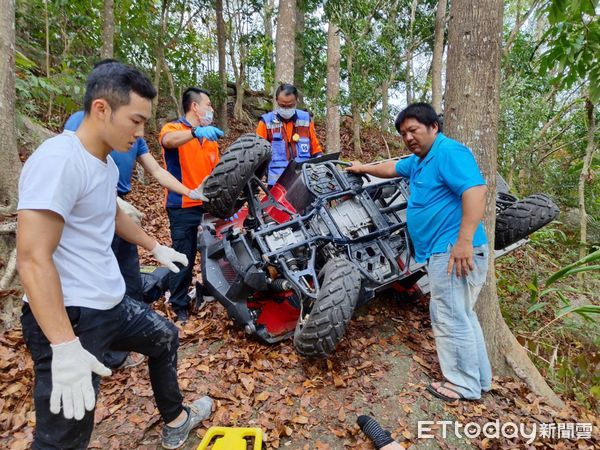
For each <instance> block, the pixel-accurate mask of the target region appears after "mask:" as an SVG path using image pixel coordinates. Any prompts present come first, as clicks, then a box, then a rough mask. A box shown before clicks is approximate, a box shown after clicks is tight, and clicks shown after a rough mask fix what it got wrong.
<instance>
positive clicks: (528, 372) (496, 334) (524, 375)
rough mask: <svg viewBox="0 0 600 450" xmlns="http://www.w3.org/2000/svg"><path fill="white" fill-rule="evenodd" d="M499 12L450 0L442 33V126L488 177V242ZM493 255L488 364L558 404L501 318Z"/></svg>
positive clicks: (486, 305)
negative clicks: (445, 53)
mask: <svg viewBox="0 0 600 450" xmlns="http://www.w3.org/2000/svg"><path fill="white" fill-rule="evenodd" d="M502 12H503V4H502V1H501V0H487V1H485V2H472V1H470V0H453V2H452V6H451V17H450V25H449V34H448V64H447V70H446V73H447V75H446V108H445V131H446V133H447V134H448V135H449V136H451V137H453V138H455V139H457V140H459V141H461V142H463V143H464V144H465V145H467V146H468V147H469V148H471V149H472V150H473V152H474V154H475V156H476V157H477V160H478V162H479V167H480V168H481V170H482V172H483V174H484V176H485V178H486V179H487V181H488V187H489V189H488V198H487V200H488V201H487V206H486V211H485V220H484V225H485V229H486V231H487V235H488V240H489V242H494V227H495V222H496V213H495V204H496V197H495V187H496V165H497V145H498V121H499V102H500V100H499V94H500V90H499V85H500V54H501V43H502ZM493 254H494V253H493V252H490V268H491V270H490V271H489V272H488V279H487V282H486V284H485V286H484V289H483V290H482V292H481V294H480V296H479V301H478V303H477V305H476V310H477V315H478V316H479V321H480V323H481V325H482V328H483V333H484V336H485V340H486V344H487V349H488V353H489V357H490V362H491V364H492V367H493V368H494V371H495V373H496V374H497V375H508V376H514V377H517V378H520V379H521V380H523V381H524V382H525V383H526V384H527V385H528V386H529V388H530V389H531V390H532V391H534V392H536V393H537V394H539V395H543V396H545V397H546V398H547V399H548V401H549V402H550V403H551V404H553V405H555V406H562V402H561V400H560V399H559V398H558V397H557V396H556V394H554V392H552V390H551V389H550V387H549V386H548V385H547V384H546V381H545V380H544V378H543V377H542V376H541V375H540V373H539V372H538V370H537V369H536V367H535V366H534V365H533V363H532V362H531V360H530V359H529V357H528V356H527V354H526V353H525V350H524V349H523V347H522V346H521V345H520V344H519V343H518V342H517V340H516V339H515V337H514V336H513V334H512V333H511V331H510V330H509V329H508V326H507V325H506V323H505V322H504V319H503V317H502V314H501V312H500V307H499V305H498V298H497V293H496V277H495V273H494V270H493V268H494V258H493Z"/></svg>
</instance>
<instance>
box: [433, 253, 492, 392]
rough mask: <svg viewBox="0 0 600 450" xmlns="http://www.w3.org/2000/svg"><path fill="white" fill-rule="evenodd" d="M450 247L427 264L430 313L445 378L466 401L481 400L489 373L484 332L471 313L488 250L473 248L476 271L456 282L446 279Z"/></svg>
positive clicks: (488, 385) (474, 315) (489, 378)
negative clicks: (456, 387) (456, 388)
mask: <svg viewBox="0 0 600 450" xmlns="http://www.w3.org/2000/svg"><path fill="white" fill-rule="evenodd" d="M451 251H452V247H451V246H450V245H449V246H448V250H447V251H446V252H445V253H435V254H433V255H431V257H430V258H429V262H428V263H427V273H428V274H429V283H430V288H431V300H430V304H429V313H430V316H431V327H432V329H433V335H434V337H435V345H436V349H437V354H438V359H439V362H440V367H441V368H442V374H443V375H444V378H445V379H446V380H447V381H449V382H450V383H452V384H454V385H456V386H458V387H459V389H458V391H459V392H460V393H461V394H462V395H463V396H464V397H465V398H467V399H479V398H481V392H482V391H488V390H489V389H490V388H491V385H492V369H491V367H490V362H489V359H488V356H487V350H486V347H485V341H484V340H483V332H482V331H481V326H480V325H479V320H478V319H477V314H476V313H475V311H474V310H473V308H474V306H475V302H476V301H477V297H478V296H479V293H480V292H481V288H482V287H483V284H484V283H485V279H486V276H487V271H488V246H487V245H482V246H479V247H475V248H473V262H474V265H475V269H474V270H472V271H470V272H469V274H468V275H467V276H466V277H460V278H458V277H457V276H456V270H453V272H452V274H451V275H450V276H449V275H448V273H447V270H448V262H449V260H450V252H451Z"/></svg>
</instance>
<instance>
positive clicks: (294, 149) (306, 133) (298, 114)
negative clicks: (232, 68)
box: [256, 84, 323, 186]
mask: <svg viewBox="0 0 600 450" xmlns="http://www.w3.org/2000/svg"><path fill="white" fill-rule="evenodd" d="M275 99H276V102H277V108H276V109H275V110H274V111H271V112H269V113H267V114H264V115H263V116H262V117H261V120H260V122H259V123H258V127H257V128H256V134H258V135H259V136H260V137H262V138H264V139H266V140H267V141H269V142H270V143H271V149H272V157H271V163H270V164H269V175H268V183H267V184H268V185H269V186H273V185H274V184H275V183H276V182H277V179H278V178H279V176H280V175H281V174H282V173H283V171H284V170H285V168H286V167H287V165H288V164H289V162H290V161H291V160H292V159H294V160H296V161H297V162H303V161H306V160H308V159H310V158H313V157H316V156H322V155H323V150H322V149H321V144H319V140H318V139H317V135H316V133H315V124H314V122H313V121H312V119H311V117H310V114H309V113H308V112H306V111H303V110H301V109H297V108H296V105H297V103H298V89H296V87H295V86H292V85H291V84H281V85H280V86H279V87H278V88H277V91H276V92H275Z"/></svg>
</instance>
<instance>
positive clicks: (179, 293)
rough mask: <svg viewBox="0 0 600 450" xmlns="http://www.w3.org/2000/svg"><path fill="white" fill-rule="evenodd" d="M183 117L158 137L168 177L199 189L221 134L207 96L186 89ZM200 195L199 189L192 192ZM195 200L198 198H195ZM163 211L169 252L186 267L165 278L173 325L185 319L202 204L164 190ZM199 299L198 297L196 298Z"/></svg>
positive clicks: (211, 165)
mask: <svg viewBox="0 0 600 450" xmlns="http://www.w3.org/2000/svg"><path fill="white" fill-rule="evenodd" d="M182 106H183V111H184V116H183V117H181V118H179V119H177V120H175V121H172V122H169V123H167V124H166V125H165V126H164V127H163V128H162V130H161V131H160V135H159V137H158V142H159V143H160V145H161V146H162V148H163V157H164V159H165V165H166V167H167V170H168V171H169V173H171V174H172V175H173V176H174V177H175V178H177V179H178V180H179V181H181V182H182V183H183V184H186V185H188V186H199V185H200V184H201V183H202V182H203V181H204V179H205V178H206V177H207V176H208V175H210V173H211V172H212V170H213V169H214V168H215V166H216V165H217V163H218V162H219V146H218V144H217V142H216V141H217V139H219V138H220V137H221V136H223V132H222V131H221V130H219V129H218V128H216V127H214V126H212V125H211V123H212V120H213V108H212V106H211V102H210V94H209V93H208V91H206V90H204V89H200V88H198V87H190V88H188V89H186V90H185V92H184V93H183V95H182ZM196 191H199V192H200V191H201V188H198V189H196ZM196 198H198V197H196ZM165 207H166V209H167V214H168V216H169V223H170V227H171V239H172V241H173V248H174V249H176V250H177V251H178V252H181V253H183V254H185V255H186V256H187V258H188V261H190V264H189V265H188V266H187V267H186V268H184V269H182V270H181V271H180V272H179V273H177V274H173V275H174V276H170V277H169V290H170V292H171V297H170V299H169V301H170V303H171V306H172V307H173V311H174V312H175V315H176V317H177V321H180V322H185V321H186V320H187V318H188V304H189V302H190V298H189V297H188V295H187V293H188V289H189V287H190V284H191V282H192V277H193V273H192V271H193V267H194V261H195V260H196V253H197V246H196V244H197V233H198V226H199V225H200V222H201V220H202V214H203V213H204V208H203V207H202V201H200V200H192V198H190V197H189V196H188V197H186V196H182V195H181V194H178V193H177V192H174V191H170V190H165ZM198 296H200V294H198Z"/></svg>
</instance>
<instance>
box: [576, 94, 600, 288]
mask: <svg viewBox="0 0 600 450" xmlns="http://www.w3.org/2000/svg"><path fill="white" fill-rule="evenodd" d="M585 109H586V112H587V120H588V142H587V147H586V149H585V156H584V157H583V167H582V169H581V173H580V174H579V258H583V257H584V256H586V255H587V254H588V246H587V212H586V210H585V183H586V182H588V181H589V176H590V165H591V163H592V157H593V156H594V151H595V150H596V146H595V143H594V134H595V133H596V118H595V117H594V104H593V103H592V101H591V100H590V98H589V97H588V98H586V99H585ZM580 279H581V280H582V279H583V273H581V274H580Z"/></svg>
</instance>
